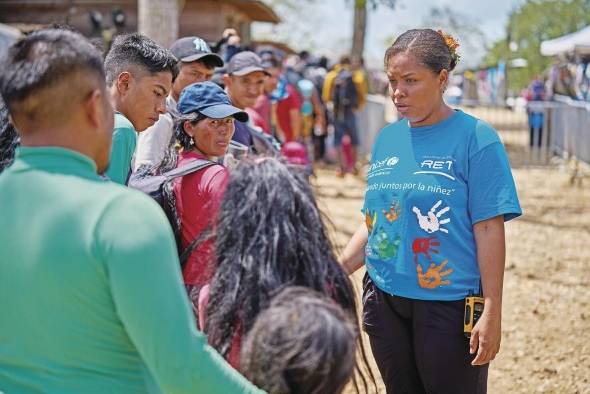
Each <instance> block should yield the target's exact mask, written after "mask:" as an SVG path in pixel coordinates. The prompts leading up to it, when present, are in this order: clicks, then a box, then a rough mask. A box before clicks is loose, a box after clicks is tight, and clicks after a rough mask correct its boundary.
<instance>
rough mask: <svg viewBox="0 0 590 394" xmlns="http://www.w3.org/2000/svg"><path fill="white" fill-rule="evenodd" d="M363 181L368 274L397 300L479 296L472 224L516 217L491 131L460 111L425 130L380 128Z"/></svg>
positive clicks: (504, 161)
mask: <svg viewBox="0 0 590 394" xmlns="http://www.w3.org/2000/svg"><path fill="white" fill-rule="evenodd" d="M367 182H368V185H367V192H366V194H365V204H364V206H363V212H364V213H365V218H366V222H367V228H368V230H369V241H368V243H367V247H366V267H367V272H368V273H369V275H370V276H371V278H372V279H373V281H374V283H375V284H376V285H377V286H378V287H379V288H380V289H381V290H383V291H385V292H387V293H389V294H394V295H398V296H402V297H407V298H413V299H422V300H441V301H446V300H459V299H462V298H464V297H465V296H466V295H467V294H468V293H469V292H470V291H471V292H473V293H477V292H479V281H480V274H479V267H478V263H477V253H476V245H475V238H474V235H473V225H474V224H475V223H477V222H480V221H483V220H486V219H491V218H493V217H496V216H499V215H503V216H504V220H506V221H507V220H510V219H512V218H515V217H517V216H520V215H521V214H522V211H521V208H520V205H519V202H518V197H517V194H516V187H515V185H514V180H513V178H512V173H511V170H510V164H509V162H508V157H507V155H506V151H505V150H504V146H503V145H502V143H501V142H500V139H499V137H498V135H497V133H496V131H495V130H494V129H493V128H492V127H491V126H490V125H489V124H487V123H485V122H483V121H481V120H478V119H476V118H474V117H472V116H469V115H467V114H465V113H464V112H462V111H455V112H454V113H453V114H452V115H451V116H450V117H448V118H447V119H445V120H443V121H442V122H440V123H438V124H435V125H432V126H424V127H416V128H412V127H410V126H409V123H408V121H407V120H405V119H402V120H400V121H398V122H396V123H394V124H390V125H388V126H386V127H385V128H383V130H381V132H380V133H379V135H378V137H377V139H376V141H375V145H374V147H373V154H372V158H371V165H370V168H369V171H368V174H367Z"/></svg>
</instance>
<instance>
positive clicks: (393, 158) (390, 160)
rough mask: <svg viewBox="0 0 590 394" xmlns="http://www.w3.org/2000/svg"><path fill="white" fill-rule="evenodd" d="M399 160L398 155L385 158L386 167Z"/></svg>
mask: <svg viewBox="0 0 590 394" xmlns="http://www.w3.org/2000/svg"><path fill="white" fill-rule="evenodd" d="M398 162H399V157H397V156H393V157H390V158H389V159H387V167H393V166H394V165H396V164H397V163H398Z"/></svg>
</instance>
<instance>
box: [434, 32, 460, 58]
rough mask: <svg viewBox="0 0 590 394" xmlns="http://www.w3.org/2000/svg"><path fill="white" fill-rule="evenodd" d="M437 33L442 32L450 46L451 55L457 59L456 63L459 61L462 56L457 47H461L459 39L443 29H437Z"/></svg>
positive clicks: (447, 44)
mask: <svg viewBox="0 0 590 394" xmlns="http://www.w3.org/2000/svg"><path fill="white" fill-rule="evenodd" d="M437 33H438V34H440V36H441V37H442V38H443V40H444V41H445V44H446V46H447V47H448V48H449V51H450V52H451V57H452V58H453V59H454V60H455V64H456V63H458V62H459V59H460V58H461V56H459V53H457V48H459V41H457V40H456V39H455V37H453V36H452V35H450V34H447V33H444V32H443V31H442V30H437Z"/></svg>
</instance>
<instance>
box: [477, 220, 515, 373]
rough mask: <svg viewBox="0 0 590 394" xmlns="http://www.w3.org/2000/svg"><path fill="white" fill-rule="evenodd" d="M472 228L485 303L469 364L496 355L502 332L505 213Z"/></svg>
mask: <svg viewBox="0 0 590 394" xmlns="http://www.w3.org/2000/svg"><path fill="white" fill-rule="evenodd" d="M473 232H474V235H475V243H476V245H477V261H478V264H479V270H480V273H481V282H482V286H483V297H484V299H485V304H484V310H483V313H482V316H481V318H480V319H479V321H478V322H477V324H476V325H475V327H474V328H473V332H472V333H471V340H470V342H469V351H470V352H471V354H473V353H475V352H476V351H477V356H476V357H475V359H474V360H473V362H472V365H483V364H487V363H489V362H490V361H492V360H493V359H494V358H495V357H496V354H497V353H498V351H499V350H500V339H501V336H502V286H503V282H504V262H505V257H506V245H505V239H504V217H503V216H496V217H494V218H492V219H488V220H484V221H481V222H479V223H476V224H475V225H474V226H473Z"/></svg>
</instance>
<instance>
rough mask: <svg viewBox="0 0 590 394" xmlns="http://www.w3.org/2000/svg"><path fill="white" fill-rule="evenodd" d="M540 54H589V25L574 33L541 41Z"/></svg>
mask: <svg viewBox="0 0 590 394" xmlns="http://www.w3.org/2000/svg"><path fill="white" fill-rule="evenodd" d="M541 54H542V55H544V56H555V55H561V54H580V55H590V26H586V27H585V28H583V29H582V30H579V31H577V32H575V33H571V34H566V35H565V36H561V37H558V38H554V39H553V40H547V41H543V42H542V43H541Z"/></svg>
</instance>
